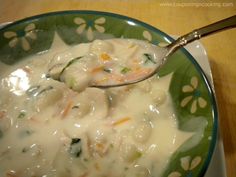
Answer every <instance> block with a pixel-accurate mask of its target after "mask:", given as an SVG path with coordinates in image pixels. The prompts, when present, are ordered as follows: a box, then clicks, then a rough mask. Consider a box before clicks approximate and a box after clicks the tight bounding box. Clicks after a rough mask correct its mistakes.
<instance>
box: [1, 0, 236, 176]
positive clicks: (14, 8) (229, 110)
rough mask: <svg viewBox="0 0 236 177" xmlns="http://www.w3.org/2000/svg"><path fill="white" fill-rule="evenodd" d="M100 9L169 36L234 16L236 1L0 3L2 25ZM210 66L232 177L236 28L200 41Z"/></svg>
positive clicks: (52, 0)
mask: <svg viewBox="0 0 236 177" xmlns="http://www.w3.org/2000/svg"><path fill="white" fill-rule="evenodd" d="M71 9H74V10H99V11H106V12H113V13H118V14H122V15H127V16H130V17H133V18H136V19H139V20H141V21H144V22H146V23H148V24H150V25H153V26H155V27H157V28H159V29H160V30H162V31H164V32H166V33H168V34H175V35H181V34H184V33H187V32H189V31H191V30H192V29H194V28H198V27H201V26H203V25H207V24H209V23H213V22H215V21H217V20H220V19H222V18H226V17H229V16H232V15H236V1H235V0H215V1H214V2H213V1H211V0H199V1H196V0H188V1H186V0H185V1H181V0H175V1H173V0H165V1H158V0H0V23H3V22H8V21H14V20H18V19H22V18H25V17H28V16H32V15H36V14H41V13H46V12H52V11H61V10H71ZM201 42H202V43H203V44H204V46H205V48H206V50H207V53H208V57H209V60H210V64H211V69H212V74H213V80H214V84H215V90H216V97H217V102H218V108H219V119H220V130H221V134H222V137H223V142H224V150H225V156H226V167H227V174H228V177H235V176H236V29H231V30H228V31H225V32H221V33H218V34H215V35H213V36H210V37H207V38H204V39H202V40H201Z"/></svg>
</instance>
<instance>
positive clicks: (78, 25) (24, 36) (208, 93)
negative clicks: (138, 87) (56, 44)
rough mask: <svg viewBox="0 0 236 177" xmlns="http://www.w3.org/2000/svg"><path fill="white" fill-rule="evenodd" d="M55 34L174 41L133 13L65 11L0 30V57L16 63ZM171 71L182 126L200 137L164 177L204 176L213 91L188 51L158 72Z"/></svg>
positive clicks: (69, 40) (68, 39) (212, 129)
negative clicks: (129, 15) (130, 14)
mask: <svg viewBox="0 0 236 177" xmlns="http://www.w3.org/2000/svg"><path fill="white" fill-rule="evenodd" d="M55 33H58V35H59V36H60V37H61V38H62V40H63V41H64V42H65V43H66V44H68V45H75V44H78V43H82V42H89V41H92V40H94V39H107V38H114V37H118V38H136V39H141V40H148V41H149V42H151V43H153V44H156V45H158V44H160V45H161V44H163V43H169V42H170V41H171V40H172V39H171V38H170V37H169V36H168V35H166V34H165V33H163V32H161V31H159V30H158V29H155V28H154V27H152V26H150V25H148V24H145V23H143V22H140V21H138V20H135V19H132V18H129V17H125V16H121V15H117V14H112V13H105V12H95V11H65V12H56V13H49V14H43V15H39V16H35V17H30V18H27V19H24V20H20V21H17V22H15V23H12V24H10V25H7V26H6V27H4V28H2V29H0V58H1V59H2V62H4V63H6V64H9V65H11V64H14V63H15V62H17V61H19V60H20V59H21V58H24V57H27V56H29V55H32V54H36V53H39V52H42V51H45V50H48V49H50V47H51V44H52V41H53V37H54V34H55ZM169 73H173V74H172V80H171V84H170V88H169V92H170V94H171V97H172V100H173V103H174V108H175V111H176V115H177V118H178V120H179V128H180V129H181V130H184V131H195V132H199V133H201V136H198V137H197V136H194V137H193V138H191V139H190V140H188V141H187V142H186V143H184V144H183V145H182V146H181V147H180V148H179V149H178V150H177V152H175V153H174V154H173V155H172V157H171V159H170V162H169V164H168V166H167V168H166V169H165V170H164V172H163V175H162V176H163V177H179V176H185V177H200V176H203V175H204V173H205V171H206V169H207V166H208V164H209V161H210V159H211V156H212V153H213V150H214V146H215V141H216V134H217V109H216V104H215V99H214V94H213V93H212V90H211V87H210V85H209V83H208V81H207V79H206V77H205V75H204V73H203V71H202V70H201V68H200V67H199V65H198V64H197V63H196V62H195V60H194V58H193V57H192V56H191V55H190V54H189V53H188V52H187V51H186V50H184V49H181V50H179V51H178V52H176V53H175V54H174V55H173V56H171V57H170V59H169V60H168V62H167V64H166V65H165V66H164V67H163V68H162V69H161V70H160V71H159V72H158V73H157V75H159V76H160V77H162V76H164V75H166V74H169ZM209 137H211V138H209ZM193 142H195V144H194V143H193Z"/></svg>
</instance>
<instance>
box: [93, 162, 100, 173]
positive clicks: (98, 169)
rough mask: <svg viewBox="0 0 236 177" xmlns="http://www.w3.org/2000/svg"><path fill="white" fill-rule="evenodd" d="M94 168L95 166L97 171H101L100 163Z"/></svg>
mask: <svg viewBox="0 0 236 177" xmlns="http://www.w3.org/2000/svg"><path fill="white" fill-rule="evenodd" d="M94 166H95V168H96V170H97V171H100V166H99V164H98V163H95V164H94Z"/></svg>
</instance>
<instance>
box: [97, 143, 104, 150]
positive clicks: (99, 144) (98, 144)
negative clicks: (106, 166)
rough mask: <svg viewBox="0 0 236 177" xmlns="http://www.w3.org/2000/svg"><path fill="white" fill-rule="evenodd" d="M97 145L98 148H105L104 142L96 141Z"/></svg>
mask: <svg viewBox="0 0 236 177" xmlns="http://www.w3.org/2000/svg"><path fill="white" fill-rule="evenodd" d="M96 147H97V148H98V149H104V145H103V144H102V143H96Z"/></svg>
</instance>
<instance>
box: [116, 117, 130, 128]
mask: <svg viewBox="0 0 236 177" xmlns="http://www.w3.org/2000/svg"><path fill="white" fill-rule="evenodd" d="M130 119H131V118H130V117H124V118H122V119H120V120H118V121H116V122H113V123H112V125H113V126H117V125H121V124H123V123H125V122H127V121H129V120H130Z"/></svg>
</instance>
